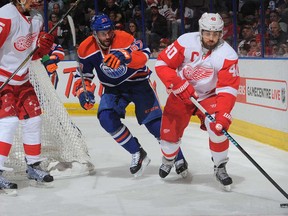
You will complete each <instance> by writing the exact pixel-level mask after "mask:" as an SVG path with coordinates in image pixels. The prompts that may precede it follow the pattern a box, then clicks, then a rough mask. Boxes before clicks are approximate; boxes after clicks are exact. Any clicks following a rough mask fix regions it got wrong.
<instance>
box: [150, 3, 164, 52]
mask: <svg viewBox="0 0 288 216" xmlns="http://www.w3.org/2000/svg"><path fill="white" fill-rule="evenodd" d="M150 10H151V16H150V17H147V19H146V27H147V29H148V30H149V31H148V32H146V33H148V35H149V36H148V46H149V48H150V49H151V48H152V47H158V46H159V42H160V39H161V38H165V37H167V36H169V33H168V26H167V21H166V18H165V17H164V16H162V15H161V14H160V13H159V10H158V5H157V4H155V3H153V4H151V6H150Z"/></svg>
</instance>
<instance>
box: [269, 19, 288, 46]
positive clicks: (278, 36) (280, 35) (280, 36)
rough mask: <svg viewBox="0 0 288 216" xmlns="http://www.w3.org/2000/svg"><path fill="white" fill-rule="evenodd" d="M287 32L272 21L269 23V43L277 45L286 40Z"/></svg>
mask: <svg viewBox="0 0 288 216" xmlns="http://www.w3.org/2000/svg"><path fill="white" fill-rule="evenodd" d="M287 38H288V37H287V33H285V32H283V31H282V30H281V27H280V25H279V23H278V22H276V21H273V22H271V23H270V25H269V45H270V46H273V45H277V46H279V45H280V44H281V43H285V42H286V41H287Z"/></svg>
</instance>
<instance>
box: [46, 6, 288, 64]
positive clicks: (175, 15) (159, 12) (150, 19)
mask: <svg viewBox="0 0 288 216" xmlns="http://www.w3.org/2000/svg"><path fill="white" fill-rule="evenodd" d="M47 1H48V2H49V6H50V7H49V8H53V5H52V4H51V2H52V0H47ZM73 1H75V0H53V2H55V3H54V4H57V6H58V8H59V6H60V8H61V3H59V2H63V4H64V6H63V9H62V10H61V9H60V11H59V14H61V13H64V12H65V10H67V9H68V8H69V7H70V4H72V3H73ZM95 2H97V3H98V5H96V7H95V5H94V4H95ZM179 2H180V4H179ZM195 2H196V3H195ZM214 2H215V3H214V4H213V5H211V1H208V0H206V1H205V0H203V1H191V0H190V1H187V0H183V1H178V0H158V1H157V0H146V2H144V4H143V5H141V1H140V0H105V1H104V0H103V1H99V0H98V1H83V2H82V3H81V4H80V5H79V7H78V8H77V10H76V11H75V12H74V13H73V14H72V17H73V20H74V24H75V28H76V35H77V40H76V48H77V46H78V45H79V43H80V42H81V41H82V40H83V39H84V38H86V37H87V36H89V35H90V34H91V31H90V28H89V26H90V24H89V20H90V18H91V17H92V16H93V15H94V14H95V8H97V10H98V12H99V13H100V12H104V13H107V15H109V16H110V17H111V19H112V20H114V22H115V25H116V26H117V28H118V29H119V28H120V27H121V29H123V30H125V31H127V32H131V29H129V25H130V24H131V23H133V25H136V29H137V31H136V32H135V31H133V33H132V34H133V35H134V36H136V38H137V39H141V40H143V42H144V44H146V45H147V46H148V47H149V48H150V49H151V52H153V55H152V57H157V52H159V50H163V48H165V47H163V46H161V47H160V40H161V39H162V40H163V38H167V39H168V40H169V41H170V43H171V42H173V41H174V40H175V39H177V37H179V36H180V35H181V34H183V33H185V32H193V31H198V19H199V17H200V16H201V15H202V13H204V12H206V11H212V12H218V13H219V14H220V15H221V16H222V18H223V20H224V22H225V27H224V37H223V39H225V40H226V41H227V42H228V43H229V44H230V45H231V46H233V47H234V48H235V50H237V52H238V53H239V56H241V57H258V58H259V57H272V58H275V57H277V58H287V56H288V52H287V51H288V49H287V46H288V34H287V25H288V0H278V1H274V3H271V1H264V0H262V1H255V0H246V1H245V0H242V1H239V4H238V5H236V8H234V7H235V6H234V7H233V5H232V4H231V2H230V1H214ZM259 2H260V3H259ZM182 3H183V5H182ZM262 5H263V6H264V8H265V10H264V13H263V14H264V17H263V19H262V17H261V15H262V13H261V6H262ZM57 6H56V7H57ZM272 6H273V7H272ZM51 10H52V9H51ZM232 11H233V12H232ZM235 11H236V13H235ZM52 12H53V13H55V11H48V13H49V14H52ZM143 12H144V13H143ZM181 12H183V13H181ZM181 14H183V15H182V16H181ZM233 14H236V16H233ZM142 17H144V19H142ZM235 23H236V25H235ZM247 26H249V28H250V30H251V37H250V38H249V40H245V38H243V37H244V35H243V31H246V30H247ZM262 26H264V27H262ZM64 27H65V26H64ZM64 27H60V28H64ZM66 28H67V26H66ZM245 29H246V30H245ZM143 30H144V32H143ZM285 31H286V32H285ZM63 32H64V33H65V32H67V29H65V28H64V29H61V30H58V37H59V42H60V43H61V42H62V41H65V43H64V44H62V45H63V47H64V49H65V50H66V51H67V52H66V54H67V56H66V58H67V59H71V60H73V58H74V56H75V50H74V51H73V49H74V48H73V47H72V48H71V41H70V42H69V40H71V39H69V38H68V39H67V38H66V37H69V34H63ZM262 33H264V34H262ZM55 34H57V33H55ZM235 34H236V35H235ZM67 41H68V42H67ZM251 42H252V43H251ZM263 45H264V46H263ZM262 47H263V48H262ZM71 49H72V50H71ZM263 52H264V53H263ZM69 53H72V54H73V53H74V54H73V57H71V56H70V55H69Z"/></svg>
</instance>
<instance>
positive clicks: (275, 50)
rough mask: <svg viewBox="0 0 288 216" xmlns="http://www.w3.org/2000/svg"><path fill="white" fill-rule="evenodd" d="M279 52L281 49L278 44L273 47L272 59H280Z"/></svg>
mask: <svg viewBox="0 0 288 216" xmlns="http://www.w3.org/2000/svg"><path fill="white" fill-rule="evenodd" d="M278 51H279V47H278V46H277V44H274V45H272V49H271V56H270V57H272V58H276V57H278Z"/></svg>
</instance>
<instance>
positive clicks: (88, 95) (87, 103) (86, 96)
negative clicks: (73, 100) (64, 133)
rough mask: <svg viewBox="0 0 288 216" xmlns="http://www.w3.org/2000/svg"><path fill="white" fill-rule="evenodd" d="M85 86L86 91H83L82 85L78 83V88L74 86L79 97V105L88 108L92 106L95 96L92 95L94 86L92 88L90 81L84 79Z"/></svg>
mask: <svg viewBox="0 0 288 216" xmlns="http://www.w3.org/2000/svg"><path fill="white" fill-rule="evenodd" d="M79 81H80V82H81V80H78V81H77V82H79ZM75 84H76V83H75ZM76 85H77V84H76ZM85 87H86V92H85V91H84V88H83V86H82V85H81V86H80V85H79V86H78V88H76V95H77V97H78V98H79V102H80V105H81V107H82V108H83V109H85V110H90V109H92V108H93V106H94V104H95V96H94V90H95V88H94V89H93V87H92V86H91V82H90V81H88V80H85Z"/></svg>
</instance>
